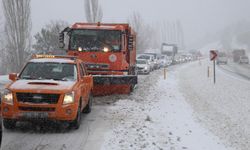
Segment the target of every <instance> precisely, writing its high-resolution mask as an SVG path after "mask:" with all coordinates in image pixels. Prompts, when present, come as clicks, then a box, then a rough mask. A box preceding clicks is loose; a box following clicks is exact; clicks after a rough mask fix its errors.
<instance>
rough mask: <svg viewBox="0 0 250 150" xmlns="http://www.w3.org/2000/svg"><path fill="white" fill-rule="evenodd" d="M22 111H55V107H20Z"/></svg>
mask: <svg viewBox="0 0 250 150" xmlns="http://www.w3.org/2000/svg"><path fill="white" fill-rule="evenodd" d="M18 108H19V110H21V111H55V108H47V107H46V108H45V107H18Z"/></svg>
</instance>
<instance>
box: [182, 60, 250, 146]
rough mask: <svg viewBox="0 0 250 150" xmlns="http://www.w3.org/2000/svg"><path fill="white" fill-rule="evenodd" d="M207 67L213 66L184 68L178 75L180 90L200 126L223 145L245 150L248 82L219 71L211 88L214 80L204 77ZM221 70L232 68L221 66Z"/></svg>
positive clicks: (248, 130)
mask: <svg viewBox="0 0 250 150" xmlns="http://www.w3.org/2000/svg"><path fill="white" fill-rule="evenodd" d="M207 66H210V67H212V63H211V62H210V61H208V60H204V61H203V63H202V65H199V64H190V65H187V66H185V67H183V68H182V72H181V73H180V74H179V82H180V83H181V87H180V89H181V91H182V92H183V93H184V94H185V97H186V100H187V101H188V103H189V104H190V105H191V106H192V108H193V110H194V111H195V112H197V113H196V116H198V118H199V120H200V121H201V122H202V124H204V125H205V126H206V127H207V128H208V129H209V130H210V131H212V132H213V133H214V134H215V135H217V136H219V137H220V138H221V139H223V141H224V143H226V145H228V146H230V147H234V148H235V149H239V150H248V149H249V147H250V143H249V141H250V128H249V126H250V115H249V113H250V101H249V97H250V92H249V91H250V82H249V81H248V80H247V79H246V78H243V77H242V76H239V75H236V74H235V73H230V72H228V71H224V70H222V69H221V68H220V67H219V68H217V73H216V74H217V77H216V78H217V82H216V84H215V85H214V84H213V79H212V78H211V77H210V78H208V77H207V72H206V71H207ZM221 67H223V68H226V67H227V68H226V69H229V68H231V67H230V66H223V65H221ZM190 68H192V69H190ZM238 69H242V68H238ZM245 71H246V70H245ZM241 73H242V72H241ZM243 73H246V72H243Z"/></svg>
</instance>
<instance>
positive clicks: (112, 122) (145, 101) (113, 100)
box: [2, 60, 250, 150]
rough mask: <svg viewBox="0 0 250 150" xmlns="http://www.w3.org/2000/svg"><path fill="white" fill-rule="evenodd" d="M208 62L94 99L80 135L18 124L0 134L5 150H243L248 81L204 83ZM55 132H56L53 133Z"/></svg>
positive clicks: (224, 77) (222, 76)
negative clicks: (130, 90)
mask: <svg viewBox="0 0 250 150" xmlns="http://www.w3.org/2000/svg"><path fill="white" fill-rule="evenodd" d="M208 65H210V66H211V64H210V62H208V61H207V60H203V61H202V63H199V62H192V63H189V64H183V65H179V66H171V67H170V68H168V71H167V79H166V80H164V79H163V70H158V71H155V72H152V73H151V74H150V75H149V76H140V77H139V82H140V83H139V85H138V87H137V89H135V91H134V92H133V93H132V94H131V95H113V96H106V97H96V98H94V107H93V111H92V112H91V113H90V114H89V115H83V118H82V124H81V127H80V129H78V130H64V129H63V130H61V129H60V130H59V131H58V130H54V128H53V127H51V126H50V125H49V126H41V127H42V128H43V129H41V128H40V126H39V125H38V126H37V125H35V126H31V125H29V124H19V125H18V127H17V129H16V130H4V137H3V143H2V144H3V145H2V149H4V150H5V149H6V150H15V149H19V150H41V149H43V150H78V149H91V150H99V149H102V150H130V149H135V150H140V149H142V150H144V149H146V150H182V149H190V150H231V149H233V148H232V147H234V148H235V149H241V150H247V149H248V147H249V143H248V141H250V140H249V139H250V138H249V135H250V134H249V133H250V132H249V129H248V127H249V125H250V118H249V115H248V114H249V112H250V109H249V108H250V107H249V102H248V101H247V100H248V98H249V97H250V95H249V92H247V91H249V90H250V85H249V82H244V80H242V79H240V80H238V78H237V76H231V75H230V74H227V73H225V72H224V71H222V70H218V71H217V75H218V76H217V84H216V85H214V84H213V82H212V78H207V66H208ZM56 129H57V128H56Z"/></svg>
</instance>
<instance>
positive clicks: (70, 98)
mask: <svg viewBox="0 0 250 150" xmlns="http://www.w3.org/2000/svg"><path fill="white" fill-rule="evenodd" d="M74 101H75V99H74V92H72V93H67V94H65V95H64V99H63V104H70V103H73V102H74Z"/></svg>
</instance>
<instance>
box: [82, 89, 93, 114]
mask: <svg viewBox="0 0 250 150" xmlns="http://www.w3.org/2000/svg"><path fill="white" fill-rule="evenodd" d="M92 103H93V95H92V94H91V93H90V94H89V100H88V104H87V105H86V107H85V108H84V109H83V111H82V112H83V113H86V114H88V113H90V112H91V109H92Z"/></svg>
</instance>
